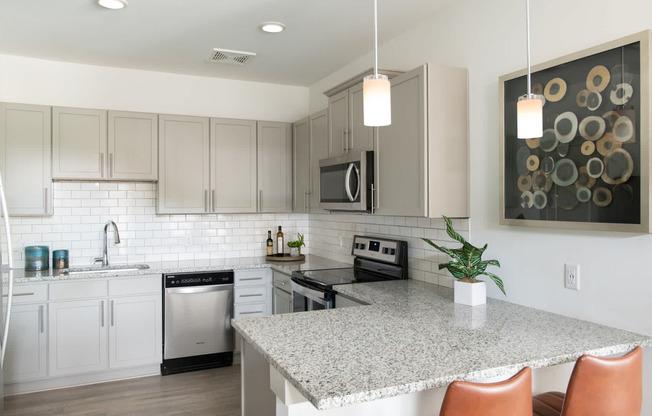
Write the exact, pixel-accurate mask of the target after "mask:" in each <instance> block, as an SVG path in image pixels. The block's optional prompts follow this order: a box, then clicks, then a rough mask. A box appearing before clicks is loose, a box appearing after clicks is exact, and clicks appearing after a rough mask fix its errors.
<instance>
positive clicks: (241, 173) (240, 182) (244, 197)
mask: <svg viewBox="0 0 652 416" xmlns="http://www.w3.org/2000/svg"><path fill="white" fill-rule="evenodd" d="M256 134H257V133H256V122H255V121H252V120H230V119H220V118H214V119H211V211H212V212H218V213H232V212H256V210H257V193H258V192H257V177H256Z"/></svg>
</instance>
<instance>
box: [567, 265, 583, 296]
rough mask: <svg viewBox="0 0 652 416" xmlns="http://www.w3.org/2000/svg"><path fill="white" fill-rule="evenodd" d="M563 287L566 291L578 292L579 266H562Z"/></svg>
mask: <svg viewBox="0 0 652 416" xmlns="http://www.w3.org/2000/svg"><path fill="white" fill-rule="evenodd" d="M564 286H565V287H566V289H573V290H580V265H579V264H565V265H564Z"/></svg>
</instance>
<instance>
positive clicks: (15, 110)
mask: <svg viewBox="0 0 652 416" xmlns="http://www.w3.org/2000/svg"><path fill="white" fill-rule="evenodd" d="M50 111H51V110H50V107H47V106H40V105H26V104H11V103H0V171H1V172H2V181H3V185H4V188H5V191H6V199H7V209H8V210H9V214H10V215H20V216H27V215H52V169H51V166H52V157H51V149H52V134H51V112H50Z"/></svg>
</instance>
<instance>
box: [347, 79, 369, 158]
mask: <svg viewBox="0 0 652 416" xmlns="http://www.w3.org/2000/svg"><path fill="white" fill-rule="evenodd" d="M363 109H364V100H363V96H362V83H360V84H358V85H355V86H353V87H351V88H349V135H348V140H349V143H348V146H346V147H347V148H348V153H351V152H360V151H363V150H374V128H373V127H368V126H365V125H364V110H363Z"/></svg>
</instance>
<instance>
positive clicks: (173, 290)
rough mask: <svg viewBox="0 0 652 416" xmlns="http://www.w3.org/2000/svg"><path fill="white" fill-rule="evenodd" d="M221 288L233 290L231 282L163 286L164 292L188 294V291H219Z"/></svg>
mask: <svg viewBox="0 0 652 416" xmlns="http://www.w3.org/2000/svg"><path fill="white" fill-rule="evenodd" d="M223 290H233V283H229V284H225V285H208V286H185V287H167V288H165V293H171V294H177V293H178V294H190V293H208V292H219V291H223Z"/></svg>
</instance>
